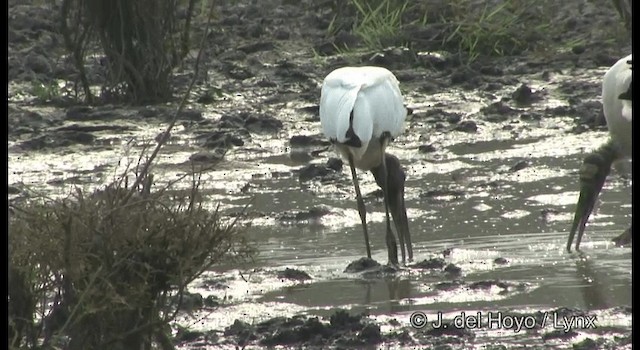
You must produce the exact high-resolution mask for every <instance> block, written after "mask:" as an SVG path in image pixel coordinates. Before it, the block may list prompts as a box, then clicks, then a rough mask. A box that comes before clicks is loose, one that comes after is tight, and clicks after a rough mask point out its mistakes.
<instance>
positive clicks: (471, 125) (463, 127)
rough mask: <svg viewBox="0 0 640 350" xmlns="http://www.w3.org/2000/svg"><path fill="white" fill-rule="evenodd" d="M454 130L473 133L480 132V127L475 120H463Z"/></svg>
mask: <svg viewBox="0 0 640 350" xmlns="http://www.w3.org/2000/svg"><path fill="white" fill-rule="evenodd" d="M453 130H456V131H462V132H469V133H472V132H476V131H478V125H477V124H476V122H474V121H473V120H463V121H461V122H460V123H458V125H456V126H455V127H454V128H453Z"/></svg>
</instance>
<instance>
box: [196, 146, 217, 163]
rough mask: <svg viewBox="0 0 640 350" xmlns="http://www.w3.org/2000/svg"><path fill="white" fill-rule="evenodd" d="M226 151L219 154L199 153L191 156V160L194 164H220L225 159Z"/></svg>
mask: <svg viewBox="0 0 640 350" xmlns="http://www.w3.org/2000/svg"><path fill="white" fill-rule="evenodd" d="M225 153H226V149H224V150H222V151H219V152H197V153H194V154H192V155H191V156H189V160H190V161H192V162H207V163H213V162H219V161H221V160H222V159H223V158H224V155H225Z"/></svg>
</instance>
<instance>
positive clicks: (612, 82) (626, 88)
mask: <svg viewBox="0 0 640 350" xmlns="http://www.w3.org/2000/svg"><path fill="white" fill-rule="evenodd" d="M602 107H603V110H604V117H605V119H606V120H607V127H608V128H609V136H610V137H609V139H608V140H607V142H606V143H605V144H604V145H602V146H601V147H600V148H598V149H597V150H596V151H594V152H593V153H591V154H589V155H588V156H587V157H586V158H585V159H584V161H583V163H582V167H581V168H580V197H579V198H578V204H577V206H576V213H575V216H574V218H573V225H572V227H571V232H570V233H569V240H568V242H567V251H569V252H570V251H571V244H572V243H573V237H574V235H575V234H576V231H577V232H578V238H577V240H576V250H579V249H580V241H581V240H582V235H583V234H584V228H585V225H586V223H587V220H588V219H589V215H591V211H592V210H593V206H594V204H595V202H596V200H597V198H598V194H599V193H600V190H601V189H602V185H603V184H604V182H605V179H606V178H607V175H608V174H609V171H610V170H611V164H612V163H613V162H614V161H617V160H620V159H623V158H627V157H629V158H631V117H632V115H631V114H632V113H631V111H632V109H631V55H629V56H626V57H624V58H621V59H620V60H618V62H616V63H615V64H614V65H613V66H611V68H609V70H608V71H607V72H606V73H605V75H604V78H603V81H602ZM628 232H629V234H630V233H631V230H630V229H629V230H628Z"/></svg>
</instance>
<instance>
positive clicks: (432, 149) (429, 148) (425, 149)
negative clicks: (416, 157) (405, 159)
mask: <svg viewBox="0 0 640 350" xmlns="http://www.w3.org/2000/svg"><path fill="white" fill-rule="evenodd" d="M435 151H436V147H435V146H434V145H420V146H418V152H420V153H432V152H435Z"/></svg>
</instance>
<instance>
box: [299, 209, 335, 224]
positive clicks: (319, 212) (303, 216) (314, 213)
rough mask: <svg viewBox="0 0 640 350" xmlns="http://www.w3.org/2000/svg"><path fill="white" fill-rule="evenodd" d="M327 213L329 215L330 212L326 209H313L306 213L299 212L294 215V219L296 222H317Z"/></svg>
mask: <svg viewBox="0 0 640 350" xmlns="http://www.w3.org/2000/svg"><path fill="white" fill-rule="evenodd" d="M329 213H331V211H330V210H329V209H327V208H320V207H313V208H311V209H309V210H308V211H300V212H298V213H296V215H295V218H294V219H295V220H296V221H309V220H317V219H320V218H321V217H323V216H325V215H327V214H329Z"/></svg>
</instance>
